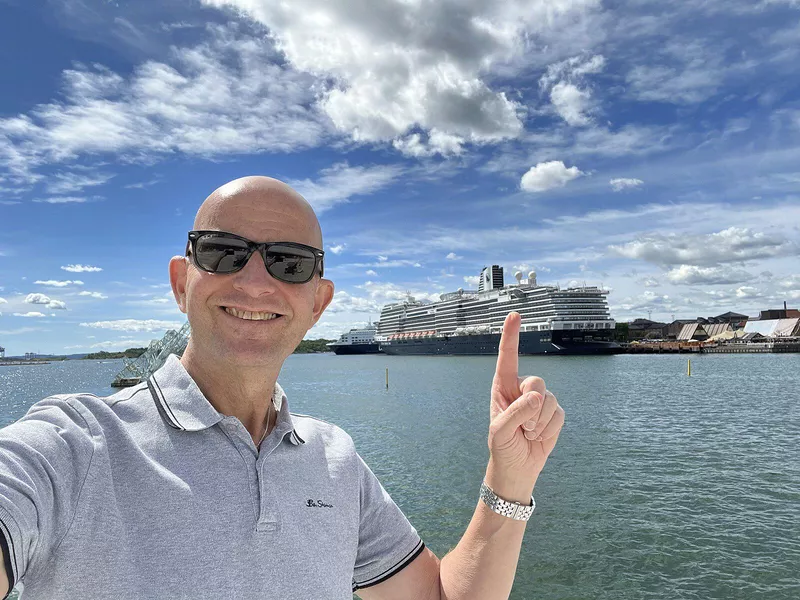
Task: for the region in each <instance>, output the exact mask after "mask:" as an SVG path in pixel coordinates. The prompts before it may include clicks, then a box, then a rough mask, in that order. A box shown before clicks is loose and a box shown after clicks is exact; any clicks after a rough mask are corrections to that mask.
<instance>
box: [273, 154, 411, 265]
mask: <svg viewBox="0 0 800 600" xmlns="http://www.w3.org/2000/svg"><path fill="white" fill-rule="evenodd" d="M401 173H402V169H401V168H400V167H398V166H392V165H378V166H372V167H364V166H358V167H351V166H349V165H348V164H347V163H339V164H336V165H333V166H332V167H330V168H328V169H324V170H322V171H320V177H319V178H318V179H317V180H316V181H312V180H310V179H300V180H290V181H288V182H287V183H289V185H291V186H292V187H293V188H294V189H295V190H297V191H298V192H299V193H300V194H302V195H303V196H304V197H305V198H306V200H308V201H309V202H310V203H311V204H312V205H313V206H314V209H315V210H316V211H317V213H321V212H323V211H326V210H328V209H329V208H332V207H334V206H336V205H337V204H341V203H343V202H347V201H348V200H349V199H350V198H351V197H352V196H364V195H369V194H371V193H373V192H376V191H378V190H380V189H381V188H384V187H386V186H388V185H390V184H391V183H392V182H393V181H394V180H395V179H397V177H399V176H400V175H401ZM334 254H335V253H334Z"/></svg>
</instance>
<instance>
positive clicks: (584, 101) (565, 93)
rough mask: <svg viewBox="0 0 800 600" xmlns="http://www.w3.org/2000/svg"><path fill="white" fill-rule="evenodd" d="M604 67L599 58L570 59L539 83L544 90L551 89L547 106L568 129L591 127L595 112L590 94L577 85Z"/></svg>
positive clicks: (556, 67)
mask: <svg viewBox="0 0 800 600" xmlns="http://www.w3.org/2000/svg"><path fill="white" fill-rule="evenodd" d="M605 64H606V63H605V58H604V57H603V56H600V55H597V56H592V57H590V58H586V57H583V56H573V57H572V58H569V59H567V60H564V61H561V62H557V63H554V64H552V65H550V66H549V67H548V68H547V72H546V73H545V74H544V75H543V76H542V78H541V79H540V80H539V86H540V87H541V88H542V89H543V90H546V89H547V88H550V102H551V103H552V104H553V108H555V111H556V113H558V115H559V116H560V117H561V118H562V119H564V121H566V122H567V124H568V125H575V126H577V125H588V124H589V123H591V121H592V119H591V117H590V116H589V115H590V113H591V112H592V111H593V110H594V105H593V102H592V94H591V92H590V91H589V90H588V89H587V88H585V87H584V88H583V89H582V88H581V87H579V85H583V82H584V79H585V77H586V75H590V74H594V73H599V72H600V71H602V70H603V68H604V67H605Z"/></svg>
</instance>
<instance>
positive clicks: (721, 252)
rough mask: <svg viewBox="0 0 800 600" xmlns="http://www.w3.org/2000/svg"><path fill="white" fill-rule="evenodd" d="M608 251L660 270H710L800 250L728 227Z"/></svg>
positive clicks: (658, 236)
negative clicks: (676, 267)
mask: <svg viewBox="0 0 800 600" xmlns="http://www.w3.org/2000/svg"><path fill="white" fill-rule="evenodd" d="M609 251H610V252H611V253H613V254H616V255H617V256H622V257H625V258H631V259H637V260H644V261H647V262H650V263H655V264H658V265H664V266H673V265H697V266H714V265H718V264H721V263H728V262H741V261H748V260H755V259H762V258H772V257H777V256H791V255H795V254H797V253H798V251H800V249H799V248H798V245H797V243H796V242H793V241H791V240H789V239H787V238H785V237H784V236H783V235H781V234H778V233H764V232H756V231H753V230H751V229H748V228H739V227H729V228H728V229H725V230H723V231H720V232H717V233H711V234H706V235H694V236H686V235H676V234H671V235H664V234H656V235H651V236H647V237H643V238H642V239H639V240H635V241H633V242H628V243H627V244H621V245H612V246H609Z"/></svg>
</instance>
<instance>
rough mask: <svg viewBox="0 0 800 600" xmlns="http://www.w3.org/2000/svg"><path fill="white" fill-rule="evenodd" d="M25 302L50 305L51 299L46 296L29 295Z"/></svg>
mask: <svg viewBox="0 0 800 600" xmlns="http://www.w3.org/2000/svg"><path fill="white" fill-rule="evenodd" d="M25 302H27V303H28V304H49V303H50V297H49V296H45V295H44V294H28V295H27V296H26V297H25Z"/></svg>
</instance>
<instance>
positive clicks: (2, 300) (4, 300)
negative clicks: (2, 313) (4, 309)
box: [0, 298, 8, 304]
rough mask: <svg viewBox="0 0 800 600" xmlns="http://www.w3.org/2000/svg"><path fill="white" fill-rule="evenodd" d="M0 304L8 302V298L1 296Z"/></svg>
mask: <svg viewBox="0 0 800 600" xmlns="http://www.w3.org/2000/svg"><path fill="white" fill-rule="evenodd" d="M0 304H8V300H6V299H5V298H0Z"/></svg>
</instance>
